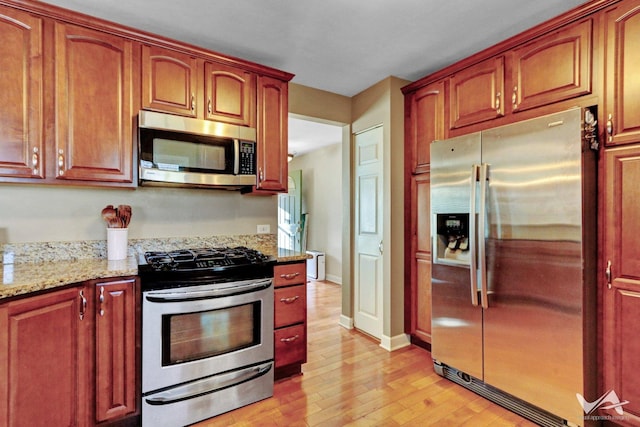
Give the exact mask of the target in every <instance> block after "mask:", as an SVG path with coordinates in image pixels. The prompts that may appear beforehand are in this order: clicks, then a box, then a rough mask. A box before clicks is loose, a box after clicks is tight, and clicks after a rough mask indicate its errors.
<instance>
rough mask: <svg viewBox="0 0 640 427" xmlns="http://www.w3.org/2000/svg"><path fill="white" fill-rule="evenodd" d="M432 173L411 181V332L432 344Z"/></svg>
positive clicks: (415, 177) (418, 176) (416, 177)
mask: <svg viewBox="0 0 640 427" xmlns="http://www.w3.org/2000/svg"><path fill="white" fill-rule="evenodd" d="M429 186H430V179H429V174H428V173H427V174H421V175H417V176H414V177H413V179H412V183H411V194H412V197H411V199H412V207H413V212H412V213H413V215H412V221H411V229H412V236H411V240H412V253H411V260H412V265H411V281H412V284H411V290H412V292H411V304H410V307H411V334H412V335H414V336H415V338H418V339H419V340H420V341H422V342H425V343H431V221H430V219H431V204H430V194H431V192H430V187H429Z"/></svg>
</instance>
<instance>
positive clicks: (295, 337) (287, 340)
mask: <svg viewBox="0 0 640 427" xmlns="http://www.w3.org/2000/svg"><path fill="white" fill-rule="evenodd" d="M298 338H300V335H294V336H292V337H289V338H280V342H293V341H295V340H297V339H298Z"/></svg>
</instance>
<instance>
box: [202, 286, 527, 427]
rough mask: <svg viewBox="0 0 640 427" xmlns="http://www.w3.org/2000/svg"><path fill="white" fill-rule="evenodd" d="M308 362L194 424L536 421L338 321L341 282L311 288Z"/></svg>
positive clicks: (446, 425) (451, 425) (451, 426)
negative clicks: (256, 397)
mask: <svg viewBox="0 0 640 427" xmlns="http://www.w3.org/2000/svg"><path fill="white" fill-rule="evenodd" d="M307 303H308V357H307V359H308V362H307V363H306V364H305V365H303V368H302V370H303V375H300V376H297V377H294V378H289V379H285V380H281V381H278V382H276V384H275V387H274V394H273V397H271V398H269V399H265V400H263V401H261V402H257V403H254V404H252V405H249V406H246V407H244V408H240V409H237V410H235V411H231V412H229V413H226V414H223V415H219V416H217V417H215V418H212V419H210V420H207V421H203V422H201V423H199V424H197V426H198V427H217V426H230V425H237V426H287V427H297V426H312V427H315V426H427V425H428V426H442V427H455V426H470V427H483V426H491V427H495V426H522V427H525V426H526V427H530V426H535V424H533V423H531V422H529V421H527V420H525V419H523V418H521V417H519V416H518V415H515V414H513V413H511V412H509V411H507V410H506V409H504V408H502V407H500V406H497V405H495V404H493V403H491V402H489V401H488V400H486V399H484V398H482V397H479V396H478V395H476V394H474V393H473V392H471V391H468V390H466V389H464V388H462V387H460V386H458V385H457V384H454V383H452V382H450V381H449V380H446V379H444V378H442V377H440V376H438V375H437V374H436V373H434V372H433V368H432V363H431V355H430V353H429V352H427V351H425V350H423V349H421V348H419V347H415V346H410V347H407V348H404V349H401V350H397V351H394V352H391V353H389V352H387V351H386V350H384V349H382V348H381V347H380V346H379V343H378V342H377V341H375V340H373V339H371V338H369V337H367V336H365V335H363V334H361V333H358V332H356V331H349V330H347V329H345V328H343V327H341V326H339V325H338V320H339V316H340V286H338V285H336V284H333V283H330V282H314V281H311V282H310V283H309V286H308V300H307Z"/></svg>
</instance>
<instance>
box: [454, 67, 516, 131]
mask: <svg viewBox="0 0 640 427" xmlns="http://www.w3.org/2000/svg"><path fill="white" fill-rule="evenodd" d="M449 82H450V83H449V84H450V86H449V88H450V90H449V108H450V122H449V127H450V128H451V129H455V128H458V127H462V126H467V125H470V124H474V123H480V122H483V121H486V120H491V119H495V118H498V117H502V116H503V115H504V102H503V97H504V57H502V56H499V57H497V58H495V59H490V60H487V61H484V62H481V63H479V64H476V65H473V66H471V67H469V68H467V69H465V70H462V71H460V72H459V73H457V74H454V75H453V76H452V77H450V79H449Z"/></svg>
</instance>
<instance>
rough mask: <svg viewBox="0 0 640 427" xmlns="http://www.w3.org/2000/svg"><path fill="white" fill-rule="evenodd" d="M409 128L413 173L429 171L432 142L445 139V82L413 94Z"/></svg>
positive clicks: (408, 140)
mask: <svg viewBox="0 0 640 427" xmlns="http://www.w3.org/2000/svg"><path fill="white" fill-rule="evenodd" d="M409 109H410V118H409V122H408V126H407V143H408V147H407V149H409V150H411V151H410V152H411V153H412V159H411V163H410V164H411V171H412V172H413V173H422V172H425V171H428V170H429V162H430V160H429V149H430V146H431V142H432V141H435V140H437V139H443V138H444V81H442V82H436V83H433V84H430V85H428V86H425V87H423V88H420V89H418V90H417V91H415V93H413V94H412V97H411V101H410V105H409Z"/></svg>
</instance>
